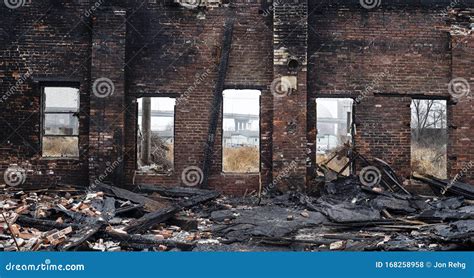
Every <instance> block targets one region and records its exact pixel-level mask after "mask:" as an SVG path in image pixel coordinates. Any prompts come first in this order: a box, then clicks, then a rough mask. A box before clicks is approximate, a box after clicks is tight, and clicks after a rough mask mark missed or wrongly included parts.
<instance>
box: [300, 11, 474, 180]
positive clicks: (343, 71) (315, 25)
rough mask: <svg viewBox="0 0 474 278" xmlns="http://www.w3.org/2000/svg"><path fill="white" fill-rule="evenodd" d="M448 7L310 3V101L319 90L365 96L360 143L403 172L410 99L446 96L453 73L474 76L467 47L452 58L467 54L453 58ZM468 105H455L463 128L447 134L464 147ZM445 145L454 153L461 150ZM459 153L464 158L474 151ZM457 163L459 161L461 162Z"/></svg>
mask: <svg viewBox="0 0 474 278" xmlns="http://www.w3.org/2000/svg"><path fill="white" fill-rule="evenodd" d="M448 7H449V6H448V5H444V6H443V3H440V5H439V6H435V5H432V6H431V7H430V9H427V8H426V7H417V6H416V5H414V7H410V8H406V7H405V8H403V7H402V8H401V7H393V6H388V5H382V7H381V8H378V9H372V10H367V9H364V8H362V7H360V6H359V7H357V5H351V6H344V5H321V4H320V3H319V4H318V3H313V4H312V5H310V14H311V16H310V19H309V22H310V23H309V25H310V28H309V38H310V40H309V41H310V43H309V54H308V55H309V65H308V68H309V69H308V81H309V82H308V90H309V95H310V98H311V100H310V103H312V102H313V101H314V99H315V98H317V97H352V98H354V99H358V100H360V104H356V106H355V116H356V123H357V135H356V146H357V148H358V150H359V151H360V152H361V153H362V154H364V155H366V156H368V157H380V158H382V159H384V160H386V161H387V162H389V163H391V164H392V165H393V166H394V168H395V169H396V170H397V171H398V173H399V174H400V176H401V177H403V178H406V177H409V175H410V172H411V169H410V142H411V139H410V138H411V135H410V103H411V99H412V98H430V97H435V98H440V99H446V100H449V99H451V95H450V94H449V91H448V83H449V82H450V80H451V79H452V78H453V76H456V75H461V76H464V77H465V78H469V77H472V76H473V75H472V71H470V70H466V69H469V68H472V67H471V66H470V64H469V62H466V61H470V60H469V59H466V57H468V56H469V55H470V54H467V52H468V51H466V50H469V49H467V48H463V50H456V51H453V61H454V59H455V57H458V60H459V61H463V62H459V63H458V66H457V67H455V66H454V62H453V66H452V62H451V59H452V57H451V54H452V53H451V38H450V34H449V28H450V24H449V23H448V22H447V18H448V16H447V15H446V11H447V8H448ZM471 50H472V49H471ZM457 51H460V52H459V53H456V52H457ZM461 51H462V52H461ZM465 63H468V64H469V65H466V64H465ZM456 71H457V73H456ZM469 105H471V104H470V103H469V102H463V103H461V104H458V105H456V107H454V108H453V110H452V111H453V112H452V113H454V115H459V116H458V117H459V118H458V119H457V120H456V119H454V122H453V123H456V122H457V123H459V124H460V125H462V126H464V131H459V129H458V130H457V131H454V134H456V135H454V136H453V137H451V139H450V140H451V141H450V142H451V143H453V144H454V145H456V146H457V147H458V148H459V150H460V149H461V148H465V147H466V146H468V144H469V143H470V140H469V139H468V138H469V135H470V134H469V132H466V130H470V125H471V124H472V117H469V116H468V117H467V118H466V117H465V116H466V114H465V113H466V112H467V111H472V106H469ZM314 111H315V110H309V113H308V114H311V113H315V112H314ZM450 111H451V110H450ZM450 113H451V112H450ZM467 113H469V112H467ZM461 114H463V115H464V117H463V116H461ZM468 115H469V114H468ZM455 117H456V116H455ZM308 118H309V121H310V122H312V124H311V125H309V126H312V125H315V124H316V119H315V116H311V115H308ZM466 143H467V145H466ZM454 148H455V147H454ZM448 153H452V154H453V155H454V156H456V151H453V152H451V151H449V150H448ZM462 157H463V158H461V161H463V162H464V163H465V162H466V161H468V160H469V158H471V159H472V154H469V153H464V155H462ZM460 164H462V163H461V162H457V163H454V165H457V169H459V167H460V166H459V165H460ZM458 171H459V170H458ZM469 175H471V177H472V172H469ZM451 176H452V175H451Z"/></svg>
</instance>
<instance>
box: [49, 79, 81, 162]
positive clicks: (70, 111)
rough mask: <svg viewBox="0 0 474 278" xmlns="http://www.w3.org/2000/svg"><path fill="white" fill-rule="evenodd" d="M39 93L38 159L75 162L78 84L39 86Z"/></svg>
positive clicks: (76, 154) (78, 102)
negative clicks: (39, 127) (39, 156)
mask: <svg viewBox="0 0 474 278" xmlns="http://www.w3.org/2000/svg"><path fill="white" fill-rule="evenodd" d="M40 92H41V136H40V137H41V140H40V141H41V144H40V145H41V156H42V157H43V158H52V159H62V158H63V159H78V158H79V127H80V121H79V110H80V92H79V85H78V84H75V83H74V84H73V83H69V82H68V83H64V82H59V83H54V82H53V83H52V82H47V83H45V84H41V85H40ZM61 102H62V103H63V105H61Z"/></svg>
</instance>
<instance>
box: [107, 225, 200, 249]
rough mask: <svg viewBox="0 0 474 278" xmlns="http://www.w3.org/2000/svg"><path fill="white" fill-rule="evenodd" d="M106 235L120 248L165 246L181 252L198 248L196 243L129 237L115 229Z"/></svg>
mask: <svg viewBox="0 0 474 278" xmlns="http://www.w3.org/2000/svg"><path fill="white" fill-rule="evenodd" d="M105 233H106V234H107V235H108V236H110V237H111V238H112V239H114V240H119V241H120V246H122V247H129V248H135V249H146V248H151V247H158V246H160V245H165V246H166V247H171V248H175V247H176V248H179V249H181V250H192V249H193V248H194V247H195V246H196V243H195V242H180V241H175V240H167V239H163V240H157V239H154V238H151V237H147V236H143V235H129V234H126V233H121V232H118V231H116V230H113V229H106V231H105Z"/></svg>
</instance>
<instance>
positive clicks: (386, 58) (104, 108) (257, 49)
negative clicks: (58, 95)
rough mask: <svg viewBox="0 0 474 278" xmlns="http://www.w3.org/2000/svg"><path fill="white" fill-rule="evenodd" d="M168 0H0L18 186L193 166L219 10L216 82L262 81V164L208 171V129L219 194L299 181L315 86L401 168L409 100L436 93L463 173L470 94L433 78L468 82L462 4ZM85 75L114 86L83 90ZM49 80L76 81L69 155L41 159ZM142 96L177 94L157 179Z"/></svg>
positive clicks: (369, 147)
mask: <svg viewBox="0 0 474 278" xmlns="http://www.w3.org/2000/svg"><path fill="white" fill-rule="evenodd" d="M154 2H156V3H154ZM172 2H173V1H169V0H159V1H146V0H143V1H125V0H122V1H120V0H116V1H100V0H98V1H92V0H74V1H58V0H54V1H53V0H51V1H49V0H45V1H26V4H25V5H23V6H19V7H15V8H11V7H7V6H5V5H3V4H2V5H0V18H1V19H0V20H1V23H2V24H1V25H0V90H1V94H2V95H1V98H0V111H1V112H0V130H1V136H0V155H1V156H0V169H1V170H2V171H3V170H5V169H7V167H9V166H10V165H11V164H18V165H21V166H22V167H25V168H27V169H28V170H29V171H28V176H27V183H28V184H32V185H38V184H55V183H74V184H81V185H88V184H89V183H90V182H91V181H92V182H94V181H96V180H97V179H99V180H100V181H102V180H107V181H111V182H114V183H116V184H122V183H123V184H124V185H125V186H128V185H130V184H132V183H135V184H139V183H151V184H160V185H167V186H177V185H183V181H182V173H183V171H184V170H185V169H187V168H188V167H190V166H196V167H202V164H203V160H204V150H205V146H206V145H205V144H206V141H207V136H208V128H209V119H210V116H211V112H212V110H213V109H214V108H213V107H212V105H211V103H212V96H213V91H214V89H215V85H216V81H217V76H218V69H217V66H218V64H219V59H220V57H221V54H222V41H223V34H224V23H225V22H226V20H228V19H231V18H232V19H234V20H235V24H234V32H233V38H232V47H231V51H230V60H229V67H228V71H227V76H226V79H225V88H227V89H232V88H235V89H259V90H261V92H262V96H261V105H260V114H261V123H260V130H261V173H260V175H258V174H248V175H235V174H224V173H222V166H221V165H222V148H221V144H220V142H221V138H222V134H221V133H222V131H221V129H220V128H218V132H217V138H216V142H217V144H216V145H215V148H214V153H213V159H212V166H211V175H210V185H211V187H214V188H217V189H219V190H221V191H223V192H225V193H228V194H233V195H241V194H244V193H245V192H252V191H254V190H257V189H258V187H259V185H260V183H261V184H262V185H263V186H268V185H269V184H271V183H272V181H273V182H274V184H273V185H276V186H277V187H279V188H281V189H286V188H288V187H300V188H301V187H304V186H305V184H307V183H308V182H309V181H310V180H311V177H312V176H313V174H314V171H313V170H314V154H315V144H314V143H315V140H316V128H315V127H316V119H315V118H316V117H315V115H316V111H315V100H316V98H318V97H351V98H354V99H357V100H358V101H359V102H358V104H356V105H355V115H356V117H355V118H356V124H357V134H356V146H357V148H358V149H359V151H360V152H361V153H363V154H364V155H366V156H368V157H374V156H375V157H380V158H382V159H384V160H386V161H388V162H390V163H391V164H393V166H394V168H395V169H396V170H397V171H398V172H399V173H400V175H401V176H403V177H407V176H409V174H410V165H409V164H410V126H409V124H410V107H409V105H410V102H411V99H412V98H430V97H434V98H438V99H446V100H448V103H449V107H448V110H449V111H448V117H449V122H448V124H449V126H450V128H449V131H448V133H449V142H448V157H449V160H448V168H449V169H448V170H449V175H450V177H454V176H455V175H456V174H459V173H461V174H462V176H463V177H462V178H463V179H464V180H467V181H472V180H473V176H474V172H473V171H474V167H472V161H473V160H474V153H473V152H472V138H473V135H474V134H473V133H472V130H473V128H472V125H473V117H474V114H473V111H474V109H473V105H472V92H471V95H470V96H466V97H463V98H456V99H453V96H452V94H450V93H449V90H448V88H449V86H448V85H449V84H450V82H451V81H452V80H453V79H455V78H462V79H464V80H467V82H468V83H469V85H470V87H471V91H472V87H473V86H474V84H473V78H474V72H473V69H474V67H473V66H474V65H473V61H474V56H473V53H474V51H473V47H474V46H473V42H474V40H473V38H472V37H473V34H472V31H471V30H472V27H471V26H472V22H470V20H471V19H470V17H469V15H470V16H471V17H472V6H473V5H472V4H469V5H470V6H469V5H468V8H469V7H470V8H471V9H470V10H469V9H466V8H465V5H464V8H463V9H464V10H461V11H459V10H458V11H457V13H455V14H457V15H458V16H452V11H453V9H451V6H450V4H451V2H450V1H416V2H413V1H408V0H407V1H405V0H398V1H395V2H396V3H395V2H393V3H391V2H389V1H382V2H383V3H382V5H381V6H380V7H377V8H371V9H366V8H363V7H362V6H361V5H360V3H359V2H360V1H355V0H354V1H352V0H351V1H336V0H332V1H305V0H284V1H278V2H276V3H275V6H271V5H270V6H268V5H262V3H261V2H262V1H259V0H232V1H230V4H225V5H221V6H220V7H212V8H211V7H209V8H207V9H199V10H189V9H186V8H183V7H181V6H179V5H177V4H172ZM225 2H227V1H225ZM264 2H265V3H268V2H269V1H264ZM460 2H463V3H464V2H470V1H459V3H457V5H458V4H459V5H461V4H462V3H460ZM341 3H342V4H341ZM400 4H403V5H400ZM456 9H457V8H456ZM456 9H455V10H456ZM453 26H455V27H453ZM453 30H454V31H453ZM97 80H100V81H104V80H105V81H110V82H111V84H112V85H113V86H112V87H110V86H109V87H107V86H106V85H107V82H106V83H103V84H104V85H105V87H96V86H94V85H99V84H97V83H96V81H97ZM48 84H58V85H59V84H67V85H70V86H78V87H79V89H80V96H81V98H80V105H81V111H80V113H79V117H80V132H79V146H80V157H79V158H78V159H54V160H53V159H44V158H41V145H40V132H41V122H40V119H41V114H40V111H41V97H40V88H41V86H43V85H48ZM94 88H95V89H96V90H98V91H99V96H98V95H97V94H96V93H97V92H94ZM104 88H113V90H112V92H111V93H110V94H108V93H107V92H108V91H105V92H104V91H102V90H103V89H104ZM106 90H108V89H106ZM104 94H105V95H106V97H103V96H104ZM142 96H168V97H174V98H176V99H177V106H176V118H175V144H174V150H175V159H174V161H175V169H174V172H173V173H172V174H171V175H170V176H160V175H146V176H145V175H137V174H136V173H135V169H136V158H135V153H136V151H135V144H136V142H135V140H136V138H135V130H136V123H137V120H136V109H137V108H136V98H137V97H142ZM221 112H222V111H221ZM218 126H219V127H220V126H221V120H219V123H218ZM282 173H285V175H286V174H287V175H286V177H283V176H284V175H282ZM260 181H261V182H260Z"/></svg>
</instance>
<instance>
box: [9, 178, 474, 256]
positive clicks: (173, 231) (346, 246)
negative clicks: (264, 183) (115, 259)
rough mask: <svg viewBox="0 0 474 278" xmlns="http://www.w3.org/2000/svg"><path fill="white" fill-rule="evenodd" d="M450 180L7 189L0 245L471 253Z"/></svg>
mask: <svg viewBox="0 0 474 278" xmlns="http://www.w3.org/2000/svg"><path fill="white" fill-rule="evenodd" d="M429 182H433V180H432V179H431V180H430V181H429ZM434 182H436V183H440V181H438V180H435V181H434ZM434 182H433V183H434ZM447 184H449V183H446V184H445V185H444V186H446V185H447ZM454 185H455V186H451V187H449V188H447V190H446V192H448V193H449V194H446V196H444V195H441V196H431V197H429V196H419V195H413V194H410V195H408V194H405V192H403V191H401V192H398V193H397V192H391V191H389V190H383V189H380V188H377V187H367V186H364V185H363V184H361V183H360V181H359V179H358V178H356V177H338V178H337V179H336V180H333V181H330V182H326V183H324V185H323V186H322V188H320V190H318V195H317V196H316V195H315V194H305V193H303V192H287V193H285V194H280V195H274V196H272V197H265V198H263V199H259V198H257V197H253V196H247V197H240V198H231V197H225V196H219V193H217V192H215V191H212V190H204V189H198V188H183V187H174V188H167V187H160V186H139V187H138V188H136V189H135V190H134V191H133V192H132V191H130V190H126V189H123V188H118V187H114V186H111V185H106V184H99V185H97V186H94V187H91V188H88V189H87V190H86V189H84V188H77V187H67V186H63V187H62V188H56V189H51V188H48V189H45V190H41V189H36V190H32V189H28V190H27V189H20V188H7V187H6V188H4V189H3V192H2V194H0V209H1V212H2V215H1V217H0V222H1V223H0V228H1V231H0V250H4V251H27V250H28V251H29V250H31V251H36V250H91V251H134V250H135V251H142V250H148V251H161V252H162V251H191V250H193V251H285V250H296V251H318V250H334V251H336V250H385V251H394V250H469V249H472V246H473V242H474V202H473V201H472V198H469V197H470V195H469V194H466V193H469V190H461V189H459V188H461V187H459V183H454ZM463 188H464V187H463Z"/></svg>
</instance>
